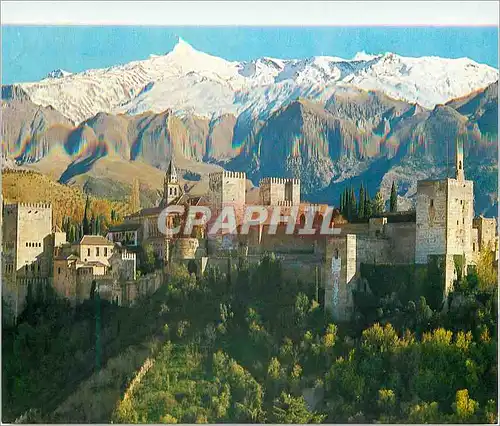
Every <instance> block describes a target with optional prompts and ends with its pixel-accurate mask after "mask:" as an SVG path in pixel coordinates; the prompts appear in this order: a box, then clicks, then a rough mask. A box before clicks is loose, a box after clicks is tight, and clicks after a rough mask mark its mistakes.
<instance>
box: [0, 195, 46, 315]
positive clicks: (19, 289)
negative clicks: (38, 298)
mask: <svg viewBox="0 0 500 426" xmlns="http://www.w3.org/2000/svg"><path fill="white" fill-rule="evenodd" d="M2 216H3V217H2V228H3V229H2V237H3V240H2V261H3V262H2V268H3V271H2V298H4V300H5V301H6V302H7V304H8V305H9V306H10V308H11V311H12V315H14V317H17V316H18V315H19V314H20V313H21V312H22V310H23V308H24V304H25V301H26V294H27V287H26V286H25V285H21V284H20V281H21V279H22V278H39V277H45V276H48V272H49V265H48V262H49V259H48V258H47V245H48V244H49V242H50V238H51V234H52V206H51V205H50V204H48V203H17V204H7V205H5V206H4V207H3V209H2Z"/></svg>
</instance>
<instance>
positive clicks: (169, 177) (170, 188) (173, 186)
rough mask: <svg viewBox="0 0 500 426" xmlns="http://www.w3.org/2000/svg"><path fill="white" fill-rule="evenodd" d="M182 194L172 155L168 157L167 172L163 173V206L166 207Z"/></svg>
mask: <svg viewBox="0 0 500 426" xmlns="http://www.w3.org/2000/svg"><path fill="white" fill-rule="evenodd" d="M181 195H182V190H181V186H180V185H179V180H178V178H177V169H176V167H175V163H174V156H173V155H172V158H171V159H170V163H169V164H168V168H167V172H166V173H165V180H164V182H163V201H162V205H163V207H167V206H168V205H170V204H172V203H173V202H174V201H175V200H177V199H178V198H179V197H180V196H181Z"/></svg>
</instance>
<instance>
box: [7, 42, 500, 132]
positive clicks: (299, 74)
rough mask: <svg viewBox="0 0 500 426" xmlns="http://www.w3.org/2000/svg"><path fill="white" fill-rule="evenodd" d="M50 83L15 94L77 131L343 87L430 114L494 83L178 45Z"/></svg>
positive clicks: (411, 64)
mask: <svg viewBox="0 0 500 426" xmlns="http://www.w3.org/2000/svg"><path fill="white" fill-rule="evenodd" d="M48 77H49V78H46V79H44V80H41V81H39V82H34V83H21V84H19V85H16V86H19V87H20V88H22V89H23V91H24V92H25V93H26V94H27V95H28V96H29V97H30V98H31V100H32V102H34V103H35V104H38V105H42V106H48V105H51V106H52V107H54V108H55V109H57V110H58V111H60V112H61V113H62V114H64V115H65V116H67V117H68V118H70V119H71V120H73V121H74V122H75V123H80V122H82V121H84V120H86V119H88V118H90V117H92V116H94V115H95V114H97V113H99V112H107V113H114V114H116V113H126V114H129V115H135V114H140V113H142V112H145V111H153V112H161V111H165V110H166V109H171V110H172V111H173V112H175V113H178V114H181V115H185V114H195V115H199V116H205V117H212V118H213V117H219V116H222V115H223V114H227V113H230V114H234V115H236V116H238V115H239V114H241V113H242V112H245V113H246V114H250V115H251V116H252V117H254V118H256V117H259V116H260V117H267V116H269V114H270V113H272V112H274V111H276V110H277V109H279V108H280V107H283V106H286V105H287V104H289V103H290V102H291V101H294V100H296V99H299V98H307V99H310V100H315V101H318V102H321V103H326V102H327V101H328V100H329V99H330V98H331V97H332V95H334V94H335V92H336V91H337V90H338V89H339V88H345V87H346V86H347V87H355V88H361V89H365V90H378V91H380V92H383V93H385V94H386V95H388V96H390V97H392V98H395V99H400V100H403V101H406V102H410V103H418V104H420V105H421V106H423V107H426V108H433V107H434V106H435V105H436V104H443V103H446V102H447V101H449V100H451V99H453V98H458V97H461V96H465V95H467V94H469V93H470V92H472V91H474V90H477V89H481V88H484V87H486V86H488V85H489V84H491V83H493V82H494V81H496V80H497V79H498V70H496V69H494V68H492V67H490V66H487V65H482V64H478V63H476V62H474V61H472V60H470V59H467V58H462V59H444V58H439V57H421V58H409V57H402V56H399V55H396V54H394V53H386V54H380V55H369V54H367V53H365V52H360V53H358V54H356V56H355V57H354V58H353V59H342V58H336V57H329V56H316V57H312V58H307V59H286V60H284V59H275V58H268V57H264V58H259V59H256V60H252V61H246V62H231V61H226V60H225V59H222V58H218V57H215V56H211V55H208V54H206V53H203V52H200V51H197V50H196V49H194V48H193V47H192V46H190V45H189V44H188V43H186V42H185V41H183V40H181V39H180V40H179V42H178V43H177V45H176V46H175V47H174V49H173V50H172V51H171V52H169V53H168V54H166V55H161V56H158V55H151V57H150V58H149V59H146V60H142V61H134V62H130V63H128V64H125V65H117V66H112V67H109V68H106V69H95V70H87V71H84V72H81V73H74V74H72V73H69V72H67V71H63V70H57V71H54V72H52V73H50V74H49V76H48Z"/></svg>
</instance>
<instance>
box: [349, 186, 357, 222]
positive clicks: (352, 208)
mask: <svg viewBox="0 0 500 426" xmlns="http://www.w3.org/2000/svg"><path fill="white" fill-rule="evenodd" d="M349 202H350V217H349V220H352V219H355V218H356V217H357V215H358V212H357V210H358V204H357V202H356V194H355V193H354V188H353V187H351V195H350V199H349Z"/></svg>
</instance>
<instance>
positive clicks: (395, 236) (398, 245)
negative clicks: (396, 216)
mask: <svg viewBox="0 0 500 426" xmlns="http://www.w3.org/2000/svg"><path fill="white" fill-rule="evenodd" d="M384 232H385V235H386V236H387V238H389V240H390V252H391V263H395V264H401V263H414V262H415V232H416V224H415V223H388V224H386V225H385V228H384Z"/></svg>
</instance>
